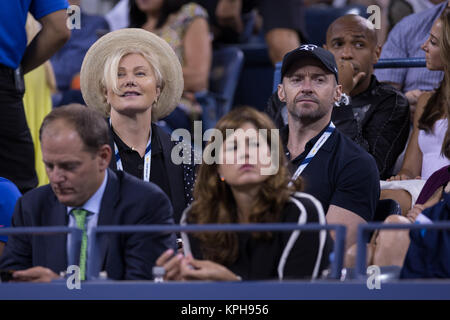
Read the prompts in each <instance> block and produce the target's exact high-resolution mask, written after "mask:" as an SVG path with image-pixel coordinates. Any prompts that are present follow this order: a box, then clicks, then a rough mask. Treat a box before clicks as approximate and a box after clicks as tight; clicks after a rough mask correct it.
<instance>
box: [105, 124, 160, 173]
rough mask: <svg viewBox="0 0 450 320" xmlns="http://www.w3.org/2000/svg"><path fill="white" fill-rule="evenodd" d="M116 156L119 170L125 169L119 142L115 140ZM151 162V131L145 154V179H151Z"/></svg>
mask: <svg viewBox="0 0 450 320" xmlns="http://www.w3.org/2000/svg"><path fill="white" fill-rule="evenodd" d="M109 125H111V119H109ZM114 156H115V158H116V167H117V170H119V171H123V165H122V159H120V154H119V148H117V144H116V143H115V142H114ZM151 162H152V134H151V133H150V137H149V139H148V142H147V147H146V148H145V155H144V181H150V165H151Z"/></svg>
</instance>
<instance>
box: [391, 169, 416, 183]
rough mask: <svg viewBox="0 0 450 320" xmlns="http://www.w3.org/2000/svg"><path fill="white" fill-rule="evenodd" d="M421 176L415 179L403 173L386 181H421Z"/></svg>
mask: <svg viewBox="0 0 450 320" xmlns="http://www.w3.org/2000/svg"><path fill="white" fill-rule="evenodd" d="M421 178H422V177H421V176H417V177H413V176H411V175H410V174H408V173H402V172H401V171H400V172H399V173H398V174H397V175H395V176H392V177H390V178H389V179H386V181H396V180H413V179H421Z"/></svg>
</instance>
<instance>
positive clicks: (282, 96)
mask: <svg viewBox="0 0 450 320" xmlns="http://www.w3.org/2000/svg"><path fill="white" fill-rule="evenodd" d="M278 99H280V101H281V102H286V93H285V92H284V86H283V85H282V84H279V85H278Z"/></svg>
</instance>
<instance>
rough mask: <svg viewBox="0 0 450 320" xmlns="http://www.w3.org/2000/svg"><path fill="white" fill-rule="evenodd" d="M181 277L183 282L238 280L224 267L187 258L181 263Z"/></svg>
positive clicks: (206, 261) (207, 261) (190, 257)
mask: <svg viewBox="0 0 450 320" xmlns="http://www.w3.org/2000/svg"><path fill="white" fill-rule="evenodd" d="M181 276H182V278H183V279H185V280H212V281H238V280H240V278H239V277H238V276H236V275H235V274H234V273H233V272H231V271H230V270H228V269H227V268H225V267H224V266H222V265H220V264H218V263H215V262H212V261H209V260H195V259H194V258H193V257H192V256H188V257H186V258H185V259H183V260H182V262H181Z"/></svg>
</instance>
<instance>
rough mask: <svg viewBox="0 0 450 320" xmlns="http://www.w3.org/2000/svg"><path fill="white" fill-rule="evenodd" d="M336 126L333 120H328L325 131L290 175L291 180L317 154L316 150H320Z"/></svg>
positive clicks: (298, 174)
mask: <svg viewBox="0 0 450 320" xmlns="http://www.w3.org/2000/svg"><path fill="white" fill-rule="evenodd" d="M335 128H336V126H335V125H334V123H333V122H330V124H329V125H328V127H327V128H326V129H325V131H324V132H323V133H322V135H321V136H320V138H319V140H317V141H316V143H315V144H314V146H313V147H312V149H311V150H310V151H309V153H308V155H307V156H306V158H305V159H303V161H302V163H301V164H300V165H299V166H298V168H297V170H296V171H295V173H294V175H293V176H292V180H293V181H295V180H297V178H298V177H299V176H300V174H301V173H302V172H303V170H305V168H306V166H307V165H308V164H309V163H310V162H311V161H312V159H313V158H314V156H315V155H316V154H317V152H318V151H319V150H320V148H321V147H322V146H323V145H324V144H325V142H326V141H327V140H328V138H329V137H330V136H331V134H332V133H333V131H334V129H335Z"/></svg>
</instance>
